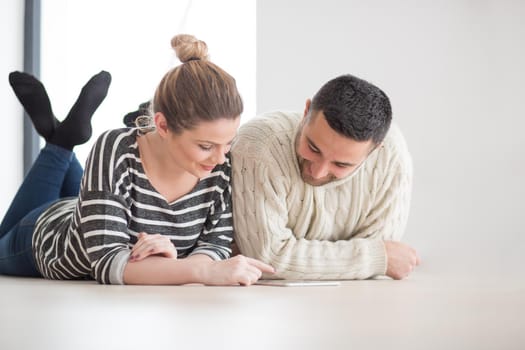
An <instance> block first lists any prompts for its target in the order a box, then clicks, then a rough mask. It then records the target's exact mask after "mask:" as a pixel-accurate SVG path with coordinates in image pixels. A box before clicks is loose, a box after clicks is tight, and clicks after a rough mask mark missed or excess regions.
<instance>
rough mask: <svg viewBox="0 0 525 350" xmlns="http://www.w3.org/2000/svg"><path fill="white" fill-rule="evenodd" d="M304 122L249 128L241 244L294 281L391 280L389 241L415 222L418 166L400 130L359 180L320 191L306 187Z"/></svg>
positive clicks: (242, 137)
mask: <svg viewBox="0 0 525 350" xmlns="http://www.w3.org/2000/svg"><path fill="white" fill-rule="evenodd" d="M301 118H302V115H301V114H299V113H290V112H286V113H284V112H273V113H268V114H264V115H262V116H259V117H256V118H254V119H252V120H250V121H249V122H247V123H245V124H244V125H242V127H241V128H240V130H239V134H238V137H237V140H236V141H235V143H234V145H233V147H232V166H233V183H232V186H233V209H234V228H235V241H236V242H237V245H238V246H239V249H240V251H241V253H242V254H244V255H246V256H249V257H253V258H256V259H260V260H262V261H264V262H267V263H269V264H271V265H272V266H273V267H274V268H275V269H276V271H277V272H276V274H275V275H272V276H268V277H280V278H288V279H364V278H369V277H372V276H376V275H384V274H385V272H386V267H387V258H386V254H385V248H384V243H383V240H400V239H401V236H402V235H403V232H404V229H405V225H406V222H407V217H408V212H409V206H410V193H411V185H412V162H411V158H410V155H409V153H408V150H407V147H406V144H405V141H404V139H403V136H402V134H401V132H400V131H399V129H398V128H397V126H395V125H392V126H391V128H390V130H389V132H388V134H387V136H386V138H385V140H384V143H383V145H382V146H381V147H379V148H378V149H376V150H375V151H374V152H373V153H372V154H371V155H370V156H369V158H368V159H367V160H366V161H365V162H364V163H363V165H362V166H361V167H360V168H359V169H357V170H356V171H355V172H354V173H353V174H352V175H350V176H348V177H346V178H344V179H340V180H337V181H334V182H331V183H328V184H326V185H323V186H319V187H314V186H311V185H309V184H307V183H305V182H304V181H303V180H302V179H301V175H300V171H299V166H298V163H297V158H296V153H295V148H294V140H295V136H296V133H297V131H298V126H299V122H300V120H301Z"/></svg>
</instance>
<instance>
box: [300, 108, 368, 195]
mask: <svg viewBox="0 0 525 350" xmlns="http://www.w3.org/2000/svg"><path fill="white" fill-rule="evenodd" d="M308 109H309V101H308V102H307V108H306V110H305V117H304V118H303V121H302V124H301V128H300V130H299V134H298V136H297V139H296V145H295V148H296V153H297V158H298V161H299V168H300V170H301V177H302V178H303V180H304V182H306V183H308V184H310V185H312V186H322V185H325V184H327V183H329V182H332V181H335V180H337V179H341V178H344V177H346V176H348V175H350V174H352V173H353V172H354V170H355V169H357V168H358V167H359V165H360V164H361V163H362V162H364V161H365V159H366V158H367V156H368V155H369V154H370V152H371V151H372V150H373V149H374V146H375V145H374V143H373V142H372V140H369V141H364V142H358V141H355V140H352V139H350V138H348V137H345V136H342V135H340V134H338V133H337V132H336V131H335V130H333V129H332V128H331V127H330V125H328V122H327V121H326V119H325V116H324V114H323V112H317V113H316V114H315V115H312V116H310V117H309V118H308V119H307V118H306V115H307V114H308Z"/></svg>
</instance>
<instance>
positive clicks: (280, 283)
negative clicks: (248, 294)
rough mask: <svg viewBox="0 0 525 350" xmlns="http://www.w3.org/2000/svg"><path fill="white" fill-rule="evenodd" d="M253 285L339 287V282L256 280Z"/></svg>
mask: <svg viewBox="0 0 525 350" xmlns="http://www.w3.org/2000/svg"><path fill="white" fill-rule="evenodd" d="M255 284H257V285H260V286H277V287H316V286H339V285H340V284H341V282H339V281H323V280H258V281H257V282H255Z"/></svg>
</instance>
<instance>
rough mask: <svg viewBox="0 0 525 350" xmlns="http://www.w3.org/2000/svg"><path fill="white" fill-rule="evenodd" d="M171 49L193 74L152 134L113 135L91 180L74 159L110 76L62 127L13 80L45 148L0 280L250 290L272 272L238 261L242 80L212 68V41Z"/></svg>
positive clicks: (170, 87) (11, 213) (12, 224)
mask: <svg viewBox="0 0 525 350" xmlns="http://www.w3.org/2000/svg"><path fill="white" fill-rule="evenodd" d="M172 47H173V48H174V49H175V51H176V53H177V56H178V57H179V59H180V60H181V62H182V64H181V65H179V66H177V67H176V68H174V69H172V70H171V71H169V72H168V73H167V74H166V75H165V76H164V77H163V79H162V81H161V82H160V84H159V86H158V87H157V90H156V92H155V96H154V98H153V103H152V109H153V117H152V126H153V127H152V128H128V129H118V130H110V131H107V132H105V133H104V134H103V135H101V136H100V137H99V139H98V140H97V142H96V143H95V145H94V146H93V149H92V150H91V153H90V155H89V157H88V160H87V162H86V168H85V171H84V174H83V176H82V168H81V167H80V165H79V163H78V160H77V159H76V158H75V155H74V153H73V152H72V150H73V147H74V146H75V145H78V144H81V143H84V142H86V141H87V140H88V139H89V137H90V136H91V124H90V122H91V116H92V114H93V113H94V111H95V110H96V108H97V107H98V106H99V105H100V103H101V102H102V100H103V99H104V97H105V96H106V93H107V89H108V87H109V84H110V80H111V77H110V75H109V73H107V72H101V73H99V74H97V75H95V76H94V77H93V78H92V79H91V80H90V81H89V82H88V83H87V84H86V85H85V86H84V87H83V89H82V91H81V94H80V96H79V98H78V100H77V102H76V103H75V105H74V106H73V107H72V109H71V111H70V113H69V114H68V116H67V117H66V118H65V119H64V121H63V122H58V121H57V120H56V118H55V117H54V116H53V113H52V111H51V105H50V103H49V99H48V96H47V94H46V92H45V89H44V87H43V85H42V84H41V83H40V82H39V81H38V80H36V79H35V78H34V77H32V76H30V75H27V74H24V73H18V72H14V73H11V75H10V83H11V86H12V87H13V89H14V91H15V94H16V95H17V97H18V99H19V100H20V101H21V102H22V104H23V105H24V108H25V109H26V111H27V112H28V114H29V116H30V117H31V119H32V121H33V123H34V125H35V128H36V130H37V131H38V132H39V133H40V134H41V135H42V136H43V137H44V138H45V140H46V146H45V147H44V148H43V149H42V151H41V152H40V154H39V156H38V158H37V160H36V161H35V164H34V165H33V167H32V169H31V171H30V172H29V173H28V175H27V176H26V178H25V180H24V182H23V184H22V186H21V188H20V189H19V191H18V193H17V195H16V196H15V199H14V200H13V203H12V204H11V207H10V208H9V210H8V212H7V214H6V216H5V218H4V220H3V222H2V224H1V225H0V273H3V274H10V275H19V276H43V277H45V278H50V279H78V278H89V277H91V278H94V279H96V280H97V281H98V282H99V283H104V284H185V283H204V284H209V285H237V284H241V285H250V284H253V283H254V282H255V281H257V279H259V277H260V276H261V274H262V273H263V272H268V273H272V272H273V268H272V267H271V266H269V265H266V264H264V263H262V262H260V261H257V260H254V259H250V258H246V257H243V256H236V257H234V258H229V257H230V254H231V249H230V244H231V241H232V235H233V232H232V230H233V228H232V226H233V225H232V214H231V188H230V174H231V169H230V160H229V153H228V152H229V149H230V145H231V142H232V140H233V138H234V136H235V133H236V130H237V128H238V126H239V119H240V114H241V112H242V107H243V106H242V100H241V98H240V96H239V93H238V91H237V88H236V85H235V80H234V79H233V78H232V77H231V76H230V75H229V74H227V73H226V72H225V71H223V70H222V69H221V68H219V67H218V66H216V65H215V64H213V63H211V62H210V61H208V60H207V46H206V44H205V43H204V42H202V41H199V40H196V39H195V38H194V37H192V36H189V35H178V36H176V37H174V38H173V39H172ZM80 179H82V182H81V184H80ZM71 196H74V197H71Z"/></svg>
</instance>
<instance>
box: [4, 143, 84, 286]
mask: <svg viewBox="0 0 525 350" xmlns="http://www.w3.org/2000/svg"><path fill="white" fill-rule="evenodd" d="M82 173H83V170H82V166H81V165H80V163H79V162H78V159H77V158H76V156H75V154H74V153H73V152H71V151H69V150H66V149H64V148H62V147H59V146H55V145H52V144H46V146H45V147H44V148H43V149H42V150H41V151H40V154H39V155H38V157H37V159H36V160H35V163H34V164H33V166H32V167H31V170H30V171H29V173H28V174H27V176H26V177H25V179H24V181H23V182H22V185H21V186H20V188H19V189H18V192H17V193H16V195H15V198H14V199H13V201H12V202H11V206H10V207H9V209H8V210H7V213H6V214H5V216H4V219H3V220H2V223H1V224H0V274H5V275H14V276H30V277H38V276H41V275H40V273H39V272H38V270H37V268H36V264H35V260H34V257H33V246H32V238H33V229H34V227H35V223H36V221H37V220H38V218H39V216H40V214H42V212H43V211H44V210H46V209H47V208H48V207H49V206H50V205H51V204H52V203H54V202H56V201H57V200H58V199H60V198H65V197H74V196H78V192H79V189H80V181H81V180H82Z"/></svg>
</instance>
